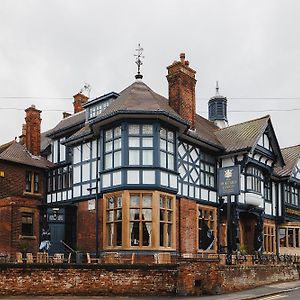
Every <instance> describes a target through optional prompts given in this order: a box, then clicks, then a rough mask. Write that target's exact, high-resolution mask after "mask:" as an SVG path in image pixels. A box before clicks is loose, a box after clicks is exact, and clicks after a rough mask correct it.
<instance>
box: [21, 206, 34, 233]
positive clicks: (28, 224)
mask: <svg viewBox="0 0 300 300" xmlns="http://www.w3.org/2000/svg"><path fill="white" fill-rule="evenodd" d="M21 230H22V235H25V236H32V235H33V213H27V212H23V213H22V228H21Z"/></svg>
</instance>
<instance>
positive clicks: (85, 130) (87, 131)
mask: <svg viewBox="0 0 300 300" xmlns="http://www.w3.org/2000/svg"><path fill="white" fill-rule="evenodd" d="M89 134H92V129H91V126H89V125H85V126H84V127H82V128H81V129H79V130H78V131H76V132H75V133H74V134H73V135H71V136H70V137H69V138H68V139H67V142H68V141H73V140H75V139H78V138H80V137H83V136H87V135H89Z"/></svg>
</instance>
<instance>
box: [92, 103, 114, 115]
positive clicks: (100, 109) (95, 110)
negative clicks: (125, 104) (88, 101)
mask: <svg viewBox="0 0 300 300" xmlns="http://www.w3.org/2000/svg"><path fill="white" fill-rule="evenodd" d="M110 102H111V100H108V101H105V102H101V103H98V104H96V105H93V106H91V107H90V108H89V119H92V118H95V117H97V116H98V115H100V114H101V113H102V112H103V111H104V109H106V108H107V107H108V106H109V104H110Z"/></svg>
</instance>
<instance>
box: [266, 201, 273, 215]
mask: <svg viewBox="0 0 300 300" xmlns="http://www.w3.org/2000/svg"><path fill="white" fill-rule="evenodd" d="M265 214H267V215H272V204H271V203H268V202H265Z"/></svg>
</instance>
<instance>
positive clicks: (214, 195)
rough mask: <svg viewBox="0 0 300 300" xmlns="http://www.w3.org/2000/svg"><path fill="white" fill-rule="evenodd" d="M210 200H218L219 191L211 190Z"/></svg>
mask: <svg viewBox="0 0 300 300" xmlns="http://www.w3.org/2000/svg"><path fill="white" fill-rule="evenodd" d="M209 201H212V202H217V193H216V192H214V191H210V192H209Z"/></svg>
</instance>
